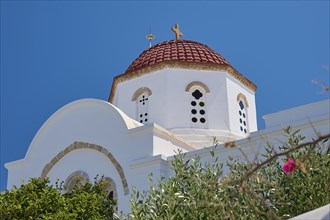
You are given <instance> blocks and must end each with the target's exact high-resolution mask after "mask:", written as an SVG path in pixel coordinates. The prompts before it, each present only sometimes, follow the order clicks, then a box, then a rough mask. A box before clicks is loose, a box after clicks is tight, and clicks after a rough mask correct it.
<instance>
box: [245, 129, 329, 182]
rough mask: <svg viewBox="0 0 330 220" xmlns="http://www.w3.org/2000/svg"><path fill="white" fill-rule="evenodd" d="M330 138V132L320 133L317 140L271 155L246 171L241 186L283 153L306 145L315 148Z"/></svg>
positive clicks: (285, 153)
mask: <svg viewBox="0 0 330 220" xmlns="http://www.w3.org/2000/svg"><path fill="white" fill-rule="evenodd" d="M329 138H330V134H327V135H320V136H318V138H317V139H316V140H313V141H310V142H306V143H303V144H300V145H298V146H296V147H293V148H291V149H289V150H286V151H283V152H280V153H275V154H273V155H272V156H271V157H269V158H268V159H267V160H265V161H263V162H262V163H260V164H258V165H256V166H255V167H253V168H252V169H250V170H249V171H248V172H246V173H245V175H244V176H243V178H242V180H241V183H240V187H242V184H243V182H244V181H245V180H246V179H248V178H249V177H250V176H251V175H252V174H253V173H254V172H255V171H257V170H258V169H260V168H261V167H262V166H264V165H265V164H267V163H269V162H271V161H272V160H274V159H276V158H278V157H280V156H283V155H287V154H289V153H291V152H293V151H296V150H299V149H301V148H304V147H307V146H313V148H314V147H315V146H316V144H317V143H319V142H321V141H323V140H326V139H329Z"/></svg>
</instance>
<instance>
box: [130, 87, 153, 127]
mask: <svg viewBox="0 0 330 220" xmlns="http://www.w3.org/2000/svg"><path fill="white" fill-rule="evenodd" d="M151 94H152V92H151V90H150V89H149V88H147V87H142V88H140V89H138V90H137V91H136V92H135V93H134V95H133V97H132V101H136V108H137V110H136V112H137V115H136V120H137V121H138V122H140V123H142V124H148V123H149V111H148V109H149V98H150V96H151Z"/></svg>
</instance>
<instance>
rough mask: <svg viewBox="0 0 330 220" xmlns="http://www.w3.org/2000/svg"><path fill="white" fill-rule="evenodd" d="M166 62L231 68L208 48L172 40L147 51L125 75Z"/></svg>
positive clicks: (186, 41)
mask: <svg viewBox="0 0 330 220" xmlns="http://www.w3.org/2000/svg"><path fill="white" fill-rule="evenodd" d="M166 61H185V62H191V63H203V64H207V63H211V64H225V65H229V66H231V65H230V64H229V63H228V61H226V60H225V58H223V57H222V56H221V55H220V54H219V53H217V52H215V51H214V50H212V49H211V48H209V47H208V46H206V45H204V44H201V43H198V42H195V41H191V40H171V41H166V42H162V43H159V44H156V45H154V46H152V47H151V48H149V49H148V50H145V51H144V52H143V53H142V54H141V55H140V56H139V57H138V58H137V59H136V60H134V62H133V63H132V64H131V65H130V66H129V67H128V69H127V70H126V72H125V73H130V72H133V71H135V70H140V69H142V68H145V67H148V66H151V65H154V64H157V63H161V62H166Z"/></svg>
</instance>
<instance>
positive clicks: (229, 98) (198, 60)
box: [5, 25, 330, 212]
mask: <svg viewBox="0 0 330 220" xmlns="http://www.w3.org/2000/svg"><path fill="white" fill-rule="evenodd" d="M172 30H173V31H174V33H175V40H169V41H166V42H161V43H158V44H156V45H154V46H150V48H148V49H147V50H145V51H143V52H142V53H141V54H140V55H139V56H138V58H136V59H135V60H134V61H133V62H132V63H131V65H130V66H129V67H128V68H127V70H126V71H125V72H124V73H123V74H120V75H118V76H116V77H115V78H114V80H113V84H112V87H111V90H110V93H109V98H108V100H106V101H105V100H98V99H81V100H77V101H74V102H71V103H69V104H67V105H65V106H63V107H62V108H60V109H59V110H58V111H56V112H55V113H54V114H53V115H52V116H51V117H50V118H49V119H48V120H47V121H46V122H45V123H44V124H43V126H42V127H41V128H40V129H39V131H38V132H37V134H36V135H35V137H34V139H33V141H32V143H31V144H30V146H29V148H28V151H27V153H26V155H25V157H24V158H23V159H21V160H17V161H13V162H9V163H7V164H6V165H5V166H6V168H7V169H8V184H7V188H8V189H11V187H12V186H13V185H20V184H21V181H22V180H28V179H29V178H30V177H46V176H47V177H49V178H50V180H51V181H53V182H55V181H56V180H57V179H59V180H63V181H64V185H65V187H66V189H67V190H70V189H71V188H72V187H73V186H74V184H75V183H76V181H77V180H80V181H82V182H87V181H90V182H92V181H93V179H94V177H96V176H97V175H98V176H99V177H100V176H103V177H104V178H105V179H106V180H107V184H108V185H107V191H108V192H109V196H110V197H112V198H116V199H117V200H118V210H122V211H124V212H129V209H130V207H129V199H130V193H131V192H132V188H133V187H136V188H137V189H138V190H146V189H148V187H149V182H148V175H149V174H150V173H152V174H153V177H154V179H160V178H161V177H165V178H166V177H169V176H171V175H173V172H172V171H171V161H172V160H173V158H174V155H175V154H176V153H177V152H178V151H181V152H185V153H186V155H187V157H190V156H194V155H199V156H200V157H201V158H202V161H207V160H209V159H210V154H209V153H208V152H209V149H208V147H212V146H214V141H215V140H216V141H217V143H218V144H219V147H218V148H217V149H216V152H215V153H216V154H217V155H219V157H220V158H221V159H222V160H223V161H226V160H227V159H228V158H229V156H231V157H238V158H242V154H241V152H240V151H239V150H238V149H237V148H226V147H224V144H225V143H228V142H233V141H235V143H236V145H238V146H240V150H243V151H244V152H245V153H246V155H248V157H250V156H251V157H252V158H253V157H254V156H255V155H257V154H259V153H260V151H261V150H262V147H263V146H265V143H266V141H271V142H272V143H273V144H279V143H281V141H285V138H284V137H283V129H284V128H285V127H287V126H289V125H291V126H292V127H293V128H294V129H295V130H296V129H300V130H301V133H302V134H303V135H306V137H307V139H311V138H313V137H315V136H316V133H315V132H317V133H320V134H327V133H330V128H329V118H330V117H329V100H324V101H320V102H316V103H311V104H308V105H304V106H299V107H296V108H293V109H288V110H284V111H280V112H276V113H272V114H269V115H266V116H264V120H265V124H266V128H265V129H263V130H258V128H257V116H256V103H255V102H256V101H255V93H256V90H257V87H256V85H255V84H254V83H253V82H252V81H250V80H249V79H248V78H246V77H245V76H244V75H243V74H241V73H240V72H239V71H238V70H236V69H235V68H234V67H233V66H232V65H231V64H230V63H229V62H228V61H227V60H226V59H225V58H224V57H223V56H222V55H221V54H219V53H218V52H216V51H214V50H212V49H211V48H209V47H208V46H206V45H204V44H202V43H199V42H196V41H192V40H183V39H180V37H181V36H182V35H183V34H182V33H181V32H180V30H179V26H178V25H176V26H175V27H173V28H172ZM152 38H153V36H152V35H148V39H149V40H152ZM224 169H226V168H224Z"/></svg>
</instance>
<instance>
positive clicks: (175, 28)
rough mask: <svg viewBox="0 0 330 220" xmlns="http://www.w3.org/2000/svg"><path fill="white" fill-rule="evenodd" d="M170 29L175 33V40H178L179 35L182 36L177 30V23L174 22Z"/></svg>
mask: <svg viewBox="0 0 330 220" xmlns="http://www.w3.org/2000/svg"><path fill="white" fill-rule="evenodd" d="M172 31H173V32H174V33H175V40H179V39H180V37H182V36H183V33H181V32H180V30H179V25H178V24H175V26H174V27H172Z"/></svg>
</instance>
